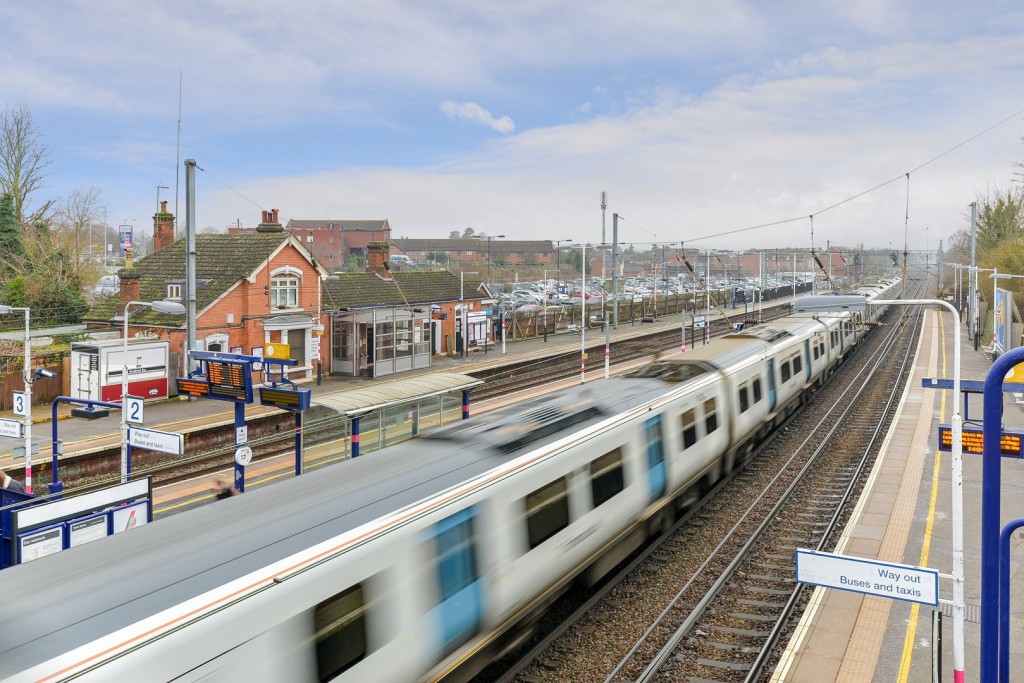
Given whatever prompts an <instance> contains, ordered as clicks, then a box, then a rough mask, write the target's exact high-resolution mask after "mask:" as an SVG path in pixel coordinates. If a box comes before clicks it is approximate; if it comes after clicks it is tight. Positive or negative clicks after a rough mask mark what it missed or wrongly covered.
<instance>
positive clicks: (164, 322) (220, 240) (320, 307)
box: [85, 202, 491, 380]
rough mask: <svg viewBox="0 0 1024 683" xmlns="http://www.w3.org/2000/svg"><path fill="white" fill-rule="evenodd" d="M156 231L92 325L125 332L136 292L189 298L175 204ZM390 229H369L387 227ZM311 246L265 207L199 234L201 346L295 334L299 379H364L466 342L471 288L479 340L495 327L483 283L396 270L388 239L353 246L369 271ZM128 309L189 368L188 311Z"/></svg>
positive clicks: (282, 339)
mask: <svg viewBox="0 0 1024 683" xmlns="http://www.w3.org/2000/svg"><path fill="white" fill-rule="evenodd" d="M361 223H362V222H361ZM365 223H372V222H369V221H368V222H365ZM386 223H387V221H384V222H383V223H381V224H379V225H378V226H377V227H380V228H384V227H386ZM369 227H373V226H369ZM153 229H154V237H153V253H152V254H149V255H148V256H146V257H145V258H143V259H140V260H139V261H136V262H132V260H131V256H130V252H129V256H128V259H127V262H126V264H125V267H124V268H123V269H122V270H121V271H120V272H119V273H118V275H119V276H120V279H121V288H120V292H119V293H118V294H115V295H113V296H109V297H104V298H103V299H102V300H101V301H99V302H98V303H97V304H96V305H95V306H93V308H91V309H90V310H89V312H88V313H87V314H86V316H85V322H86V324H87V325H88V326H89V327H92V328H97V327H111V326H113V327H115V328H117V329H123V326H124V317H123V316H124V309H125V304H126V303H127V302H129V301H158V300H162V299H167V300H172V301H180V302H181V303H185V240H184V239H180V240H177V241H175V240H174V216H173V215H172V214H170V213H168V212H167V202H161V207H160V212H158V213H157V214H155V215H154V216H153ZM389 231H390V228H388V229H387V230H380V231H375V230H372V229H371V230H369V232H370V233H373V234H374V235H375V234H377V232H379V233H380V234H381V236H386V235H387V234H389ZM352 232H353V233H354V232H361V231H357V230H355V229H353V230H352ZM303 236H304V237H305V236H306V235H303ZM364 237H366V235H364V234H360V236H359V239H360V240H362V239H363V238H364ZM307 243H308V241H307ZM307 243H304V240H303V239H300V237H299V236H297V235H295V234H293V233H292V232H291V231H288V230H285V228H284V227H283V226H282V225H281V224H280V222H279V221H278V210H277V209H272V210H270V211H264V212H263V217H262V221H261V223H260V225H259V226H258V227H257V228H256V229H255V230H252V231H237V230H236V231H235V232H233V233H229V234H210V235H197V236H196V344H195V348H196V350H203V351H221V352H230V353H244V354H252V355H260V353H262V348H263V345H264V344H267V343H271V342H279V343H287V344H288V345H289V347H290V352H291V358H292V359H294V360H295V361H296V364H295V365H294V366H293V367H292V368H291V369H290V370H289V372H288V376H289V378H290V379H293V380H303V379H312V378H314V377H315V376H316V373H317V372H318V371H320V372H323V373H324V374H339V375H350V376H356V377H360V376H361V377H381V376H385V375H390V374H395V373H400V372H404V371H408V370H412V369H417V368H422V367H427V366H429V365H430V361H431V357H432V356H434V355H436V354H452V353H455V352H456V349H461V337H462V330H461V320H460V318H461V316H460V315H457V311H458V310H461V309H460V308H459V303H460V297H461V296H462V294H463V292H464V296H465V298H464V300H465V304H466V307H467V309H468V320H469V322H470V324H469V326H468V330H467V332H468V337H469V343H470V345H473V344H474V343H476V342H477V341H481V340H482V339H483V337H484V335H486V334H488V330H489V328H490V327H491V325H489V324H488V322H487V320H486V317H485V313H483V310H484V309H486V308H487V307H488V305H489V304H490V303H491V301H490V298H489V296H490V295H489V293H488V292H487V290H486V287H484V285H483V283H482V282H480V281H479V280H474V281H469V280H466V281H465V283H464V289H462V288H461V287H460V282H459V277H458V276H457V275H454V274H452V273H451V272H449V271H404V272H398V271H391V270H389V269H388V268H387V267H386V266H385V264H386V263H387V259H388V253H389V245H388V242H387V241H386V237H385V239H382V240H378V241H374V240H368V241H366V243H365V246H360V247H355V248H354V249H360V250H365V256H366V261H367V266H366V272H363V273H332V272H331V271H333V270H334V269H335V268H338V267H340V264H339V263H337V261H336V259H339V258H340V257H341V253H335V262H334V263H330V264H325V263H323V262H321V261H320V259H318V258H317V255H316V252H315V251H311V250H310V249H309V248H308V246H307ZM129 314H130V318H129V321H128V335H129V339H136V338H137V339H167V340H169V342H170V350H171V353H172V354H173V355H174V357H176V358H177V363H178V366H177V373H178V375H179V376H180V375H182V374H183V373H184V368H185V365H184V354H183V351H184V348H185V340H186V331H185V320H184V318H183V317H181V316H174V315H167V314H162V313H158V312H156V311H154V310H153V309H152V308H148V307H135V306H133V307H131V310H130V311H129ZM172 371H174V368H173V360H172Z"/></svg>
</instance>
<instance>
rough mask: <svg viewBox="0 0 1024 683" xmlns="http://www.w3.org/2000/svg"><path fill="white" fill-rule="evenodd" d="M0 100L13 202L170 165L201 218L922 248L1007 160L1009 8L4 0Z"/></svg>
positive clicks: (118, 188) (115, 197)
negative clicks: (17, 196)
mask: <svg viewBox="0 0 1024 683" xmlns="http://www.w3.org/2000/svg"><path fill="white" fill-rule="evenodd" d="M179 84H180V118H179ZM0 100H2V101H0V107H15V106H22V105H24V106H26V107H27V108H28V109H29V110H30V111H31V112H32V115H33V117H34V119H35V123H36V125H37V127H38V129H39V131H40V133H41V134H42V141H43V143H44V144H45V145H46V146H47V147H48V149H49V152H50V156H51V160H52V163H51V166H50V168H49V172H50V175H49V176H48V177H47V179H46V188H45V189H44V190H42V191H40V192H39V193H37V195H36V196H34V197H33V198H31V200H30V204H38V203H40V202H41V201H43V200H44V199H59V198H61V197H64V196H67V195H68V193H70V192H72V191H73V190H75V189H76V188H88V187H96V188H99V189H100V190H101V191H102V193H103V201H104V205H105V207H106V211H107V222H108V223H109V224H110V225H114V226H116V225H119V224H130V225H133V226H135V229H136V230H137V231H140V230H141V231H151V229H152V215H153V213H154V211H155V210H156V209H157V196H158V193H159V197H160V198H161V199H166V200H168V202H169V210H171V211H172V212H175V211H176V213H177V214H178V215H179V217H181V219H180V224H182V225H183V224H184V219H183V217H184V215H185V177H184V171H183V170H182V163H183V161H184V160H185V159H195V161H196V163H197V166H198V167H199V169H200V170H198V171H197V173H196V207H195V211H196V223H197V225H198V227H200V228H205V227H208V226H212V227H214V228H216V229H224V228H226V227H227V226H229V225H235V224H240V225H242V226H247V227H252V226H255V225H256V224H257V223H258V222H259V220H260V217H261V210H263V209H271V208H278V209H280V216H281V218H282V222H287V220H288V219H292V218H295V219H316V218H321V219H325V218H330V219H334V220H340V221H344V220H366V219H385V218H386V219H388V221H389V222H390V224H391V227H392V237H393V238H397V237H447V236H448V234H449V233H450V232H451V231H452V230H459V231H463V230H465V229H466V228H467V227H471V228H473V230H474V231H475V232H476V233H478V234H479V233H485V234H488V235H492V236H496V235H505V237H506V238H507V239H527V240H534V239H552V240H554V239H559V240H562V239H572V240H575V241H577V242H580V241H587V242H590V243H600V242H602V241H608V242H610V241H611V239H612V222H613V221H612V214H613V213H618V214H619V215H620V220H619V225H618V232H619V241H620V242H623V243H636V244H644V243H651V242H657V243H669V242H672V243H676V244H678V243H679V242H685V244H686V245H687V246H688V247H695V248H696V247H700V248H709V249H710V248H715V249H748V248H756V249H771V248H782V247H790V246H798V245H806V246H808V247H810V246H811V245H812V234H811V229H812V223H813V233H814V234H813V245H814V246H815V247H817V248H821V247H823V246H824V245H825V244H826V243H830V244H833V245H842V246H854V245H858V244H863V245H865V247H868V248H872V247H889V246H895V247H897V248H898V247H899V246H901V245H902V244H903V243H904V240H905V241H906V243H907V246H908V247H909V248H910V249H931V250H934V249H936V248H938V241H939V240H940V239H943V240H947V241H948V239H949V237H950V236H951V235H952V234H953V233H954V232H955V231H957V230H959V229H962V228H963V227H965V226H966V225H967V218H966V216H967V215H968V211H969V210H968V208H967V207H968V205H969V203H970V202H971V201H973V200H975V199H976V198H977V197H978V196H979V194H981V195H984V194H985V193H987V192H990V191H993V190H998V189H1003V190H1005V189H1007V188H1008V187H1009V186H1010V184H1011V182H1012V179H1013V177H1014V173H1015V172H1016V171H1017V170H1018V169H1017V168H1016V166H1015V164H1016V163H1017V162H1018V161H1021V160H1024V144H1022V142H1021V135H1022V134H1024V6H1022V5H1021V4H1020V3H1019V2H1016V1H1010V0H1007V1H1000V0H994V1H987V0H982V2H979V3H965V2H961V1H949V0H933V1H930V2H924V1H919V0H903V1H899V2H896V1H893V2H889V1H886V0H835V1H834V0H814V1H807V2H805V1H803V0H762V1H751V2H742V1H739V0H716V2H706V1H704V0H636V1H635V2H632V3H622V2H610V1H608V0H591V1H590V2H587V3H579V2H571V1H569V0H523V1H522V2H513V3H507V2H506V3H497V2H481V1H480V0H437V1H436V2H430V3H424V2H416V1H412V0H373V1H372V2H371V1H366V0H347V1H346V2H329V1H328V0H289V2H287V3H282V2H274V1H271V0H244V1H243V0H201V1H200V0H178V1H176V2H173V3H155V2H138V0H80V1H71V0H48V1H47V2H16V1H15V0H3V1H2V2H0ZM179 122H180V144H179ZM996 124H998V125H996ZM990 128H991V129H990ZM988 129H990V130H988ZM983 131H987V132H984V133H983ZM979 134H980V135H979ZM972 138H973V139H972ZM958 145H959V146H958ZM954 148H955V149H954ZM950 150H952V151H950ZM940 155H941V156H940ZM936 157H938V158H937V159H936ZM929 162H930V163H929ZM907 173H910V176H909V180H908V179H907V177H906V174H907ZM887 181H892V182H887ZM879 185H881V187H878V186H879ZM161 186H162V188H163V189H158V187H161ZM872 188H877V189H874V190H873V191H871V192H866V193H865V191H866V190H869V189H872ZM602 192H607V198H608V200H607V209H606V211H605V212H604V214H603V213H602V209H601V193H602ZM862 193H864V194H862ZM858 195H860V196H858ZM854 197H856V198H854ZM850 198H853V199H850ZM847 199H850V201H844V200H847ZM837 204H838V206H836V205H837ZM175 206H177V210H175ZM30 208H31V207H30ZM811 215H813V216H814V219H813V221H812V220H811V219H810V218H809V217H810V216H811ZM602 220H604V222H602ZM755 226H764V227H755ZM748 228H752V229H748Z"/></svg>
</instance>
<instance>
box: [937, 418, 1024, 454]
mask: <svg viewBox="0 0 1024 683" xmlns="http://www.w3.org/2000/svg"><path fill="white" fill-rule="evenodd" d="M983 437H984V432H982V430H980V429H973V428H971V427H963V436H962V438H961V439H960V443H961V444H962V448H963V451H964V453H977V454H979V455H980V454H981V453H983V452H984V446H983V443H982V442H983V440H984V439H983ZM939 450H940V451H951V450H953V429H952V427H951V426H950V425H948V424H940V425H939ZM999 451H1000V454H1001V455H1003V456H1005V457H1010V458H1020V457H1022V456H1024V433H1022V432H1017V431H1009V430H1005V429H1004V430H1003V432H1002V433H1001V434H1000V435H999Z"/></svg>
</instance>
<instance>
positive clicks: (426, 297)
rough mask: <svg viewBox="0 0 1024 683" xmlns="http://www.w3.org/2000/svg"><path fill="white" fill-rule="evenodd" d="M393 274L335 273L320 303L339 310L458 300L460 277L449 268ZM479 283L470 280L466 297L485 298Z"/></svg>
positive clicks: (327, 282)
mask: <svg viewBox="0 0 1024 683" xmlns="http://www.w3.org/2000/svg"><path fill="white" fill-rule="evenodd" d="M392 276H393V277H394V279H393V280H385V279H383V278H381V277H380V276H379V275H377V274H376V273H336V274H335V275H332V276H331V278H329V279H328V280H327V281H325V282H324V288H323V294H322V296H321V298H320V302H321V305H322V306H323V308H324V310H335V311H336V310H342V309H346V308H373V307H375V306H403V305H405V303H406V302H408V303H409V304H411V305H415V304H432V303H442V302H445V301H458V300H459V293H460V285H459V278H458V276H456V275H455V274H454V273H451V272H449V271H447V270H404V271H401V272H399V271H393V272H392ZM480 284H481V281H480V280H479V279H474V280H468V279H467V280H466V281H465V283H464V291H465V298H466V299H482V298H484V296H485V295H484V293H483V292H482V291H481V290H480ZM403 294H404V295H405V296H404V299H403V296H402V295H403Z"/></svg>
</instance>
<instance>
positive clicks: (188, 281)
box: [185, 159, 197, 374]
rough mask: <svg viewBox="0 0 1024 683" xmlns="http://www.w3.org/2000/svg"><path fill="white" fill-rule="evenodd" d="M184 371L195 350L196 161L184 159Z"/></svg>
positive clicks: (192, 366) (188, 370)
mask: <svg viewBox="0 0 1024 683" xmlns="http://www.w3.org/2000/svg"><path fill="white" fill-rule="evenodd" d="M185 297H186V298H185V369H186V374H190V373H192V372H193V371H194V370H196V368H197V364H196V363H194V362H193V361H192V352H193V351H194V350H195V348H196V160H195V159H185Z"/></svg>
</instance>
